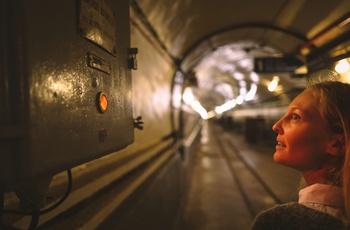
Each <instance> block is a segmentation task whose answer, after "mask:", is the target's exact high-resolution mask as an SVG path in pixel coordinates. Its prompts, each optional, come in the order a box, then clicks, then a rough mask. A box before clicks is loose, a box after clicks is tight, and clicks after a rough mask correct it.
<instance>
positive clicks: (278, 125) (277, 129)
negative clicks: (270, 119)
mask: <svg viewBox="0 0 350 230" xmlns="http://www.w3.org/2000/svg"><path fill="white" fill-rule="evenodd" d="M281 120H282V119H280V120H278V121H277V122H276V123H275V124H274V125H273V126H272V130H273V131H275V132H277V133H278V134H282V126H281Z"/></svg>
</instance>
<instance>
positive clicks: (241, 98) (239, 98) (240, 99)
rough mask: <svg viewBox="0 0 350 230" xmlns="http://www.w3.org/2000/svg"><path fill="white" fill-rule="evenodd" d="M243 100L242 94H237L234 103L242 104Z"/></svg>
mask: <svg viewBox="0 0 350 230" xmlns="http://www.w3.org/2000/svg"><path fill="white" fill-rule="evenodd" d="M243 101H244V98H243V96H242V95H239V96H238V97H237V98H236V103H237V104H238V105H240V104H242V103H243Z"/></svg>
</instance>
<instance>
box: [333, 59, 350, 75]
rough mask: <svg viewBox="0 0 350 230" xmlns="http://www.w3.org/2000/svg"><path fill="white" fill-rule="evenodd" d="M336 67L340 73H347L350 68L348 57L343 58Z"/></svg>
mask: <svg viewBox="0 0 350 230" xmlns="http://www.w3.org/2000/svg"><path fill="white" fill-rule="evenodd" d="M334 69H335V71H337V72H338V73H345V72H348V71H349V70H350V64H349V62H348V61H347V60H346V59H343V60H341V61H339V62H338V63H337V64H336V66H335V68H334Z"/></svg>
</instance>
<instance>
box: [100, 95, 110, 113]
mask: <svg viewBox="0 0 350 230" xmlns="http://www.w3.org/2000/svg"><path fill="white" fill-rule="evenodd" d="M100 107H101V109H102V110H103V111H106V110H107V108H108V100H107V97H106V95H104V94H102V95H101V96H100Z"/></svg>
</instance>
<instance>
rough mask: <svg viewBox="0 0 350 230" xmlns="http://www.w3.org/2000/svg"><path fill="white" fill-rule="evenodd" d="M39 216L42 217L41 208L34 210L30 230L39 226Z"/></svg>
mask: <svg viewBox="0 0 350 230" xmlns="http://www.w3.org/2000/svg"><path fill="white" fill-rule="evenodd" d="M39 218H40V210H39V209H35V210H33V212H32V219H31V221H30V225H29V228H28V230H35V229H36V227H37V226H38V223H39Z"/></svg>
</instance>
